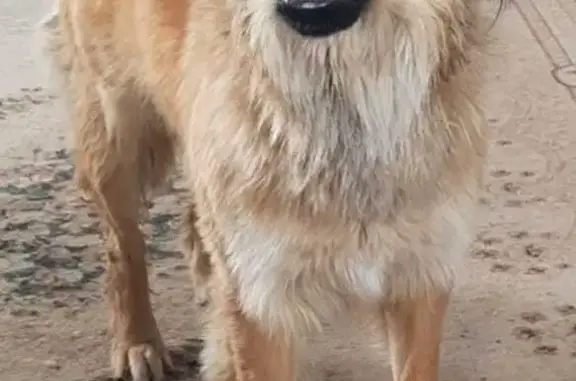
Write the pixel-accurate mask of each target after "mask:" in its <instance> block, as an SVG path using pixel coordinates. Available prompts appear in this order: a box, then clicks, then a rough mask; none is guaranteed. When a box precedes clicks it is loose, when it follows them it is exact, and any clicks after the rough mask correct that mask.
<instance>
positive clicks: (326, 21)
mask: <svg viewBox="0 0 576 381" xmlns="http://www.w3.org/2000/svg"><path fill="white" fill-rule="evenodd" d="M276 1H277V5H276V11H277V12H278V14H279V15H280V17H282V19H283V20H284V21H285V22H286V23H287V24H288V25H289V26H290V27H291V28H292V29H294V30H295V31H296V32H298V33H300V34H301V35H303V36H306V37H326V36H329V35H331V34H334V33H338V32H340V31H343V30H345V29H348V28H350V27H351V26H352V25H354V24H355V23H356V21H358V19H359V18H360V15H361V14H362V11H363V10H364V8H366V5H367V4H368V1H369V0H276Z"/></svg>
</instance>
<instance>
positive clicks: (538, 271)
mask: <svg viewBox="0 0 576 381" xmlns="http://www.w3.org/2000/svg"><path fill="white" fill-rule="evenodd" d="M546 270H548V269H547V268H546V267H544V266H532V267H530V268H528V270H526V274H528V275H534V274H544V273H545V272H546Z"/></svg>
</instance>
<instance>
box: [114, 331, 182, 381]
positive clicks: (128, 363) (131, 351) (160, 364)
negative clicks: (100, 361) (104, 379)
mask: <svg viewBox="0 0 576 381" xmlns="http://www.w3.org/2000/svg"><path fill="white" fill-rule="evenodd" d="M111 356H112V359H111V362H112V372H113V377H114V379H116V380H121V379H124V376H125V375H127V374H128V375H130V377H131V380H132V381H163V380H164V379H165V373H166V372H167V371H169V370H171V369H173V365H172V360H171V359H170V354H169V352H168V351H167V350H166V348H165V347H164V344H162V341H161V340H158V341H157V344H156V345H152V344H149V343H145V344H137V345H123V344H114V345H113V347H112V353H111Z"/></svg>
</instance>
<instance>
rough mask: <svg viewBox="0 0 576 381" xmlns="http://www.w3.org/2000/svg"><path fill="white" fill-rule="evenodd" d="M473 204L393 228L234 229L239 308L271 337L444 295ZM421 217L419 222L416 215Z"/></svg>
mask: <svg viewBox="0 0 576 381" xmlns="http://www.w3.org/2000/svg"><path fill="white" fill-rule="evenodd" d="M474 205H475V201H473V200H472V198H470V197H463V198H459V199H454V200H452V201H451V202H447V203H444V204H442V205H440V206H438V207H436V208H434V209H433V210H432V211H431V212H430V213H427V214H425V215H423V214H422V213H412V214H410V215H406V216H404V217H402V218H399V219H398V220H397V222H396V223H394V225H385V224H378V225H376V224H374V225H371V226H367V227H366V229H365V232H364V233H365V234H363V238H361V239H359V236H358V233H357V230H356V229H350V230H349V233H348V234H346V233H343V232H342V231H338V232H333V233H332V234H328V233H326V232H324V233H322V234H319V233H318V232H308V234H307V233H306V232H305V230H302V231H300V232H296V231H295V230H288V229H284V230H283V231H281V230H280V229H275V228H274V227H271V226H270V225H267V224H261V223H259V222H256V221H254V220H243V221H238V220H237V221H236V222H234V223H232V224H231V225H230V226H229V227H228V228H229V229H230V230H229V231H231V232H233V234H232V235H231V236H230V239H229V240H228V244H227V250H226V253H228V254H227V255H226V264H227V266H228V267H229V271H230V273H231V276H232V278H233V281H234V282H235V283H236V286H237V292H238V301H239V303H240V307H241V309H242V310H243V311H244V313H246V314H247V316H249V317H250V318H253V319H256V320H257V321H259V322H260V323H261V324H263V325H264V326H265V327H268V328H269V329H271V330H282V329H283V330H288V331H290V332H304V331H306V330H310V329H318V328H320V327H321V323H322V322H326V321H330V320H333V319H334V318H339V317H340V316H342V314H345V313H346V311H347V310H348V309H349V308H351V307H352V306H353V305H357V303H369V304H384V303H387V302H391V301H394V300H401V299H406V298H411V297H416V296H421V295H424V294H426V293H429V292H439V291H443V290H448V289H450V288H451V287H452V285H453V283H454V280H455V279H454V278H455V277H454V275H455V272H456V268H457V264H458V259H459V258H460V257H462V255H463V253H464V252H465V250H466V246H467V245H468V243H469V241H470V238H471V234H470V232H471V231H472V229H471V228H472V226H471V225H472V220H473V210H474ZM418 214H419V215H418Z"/></svg>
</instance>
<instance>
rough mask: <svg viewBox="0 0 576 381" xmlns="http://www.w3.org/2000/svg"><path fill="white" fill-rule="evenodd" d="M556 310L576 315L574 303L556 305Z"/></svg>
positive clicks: (563, 313) (565, 314) (564, 313)
mask: <svg viewBox="0 0 576 381" xmlns="http://www.w3.org/2000/svg"><path fill="white" fill-rule="evenodd" d="M556 311H558V312H559V313H560V314H562V315H563V316H569V315H576V307H575V306H573V305H572V304H564V305H561V306H558V307H556Z"/></svg>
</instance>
